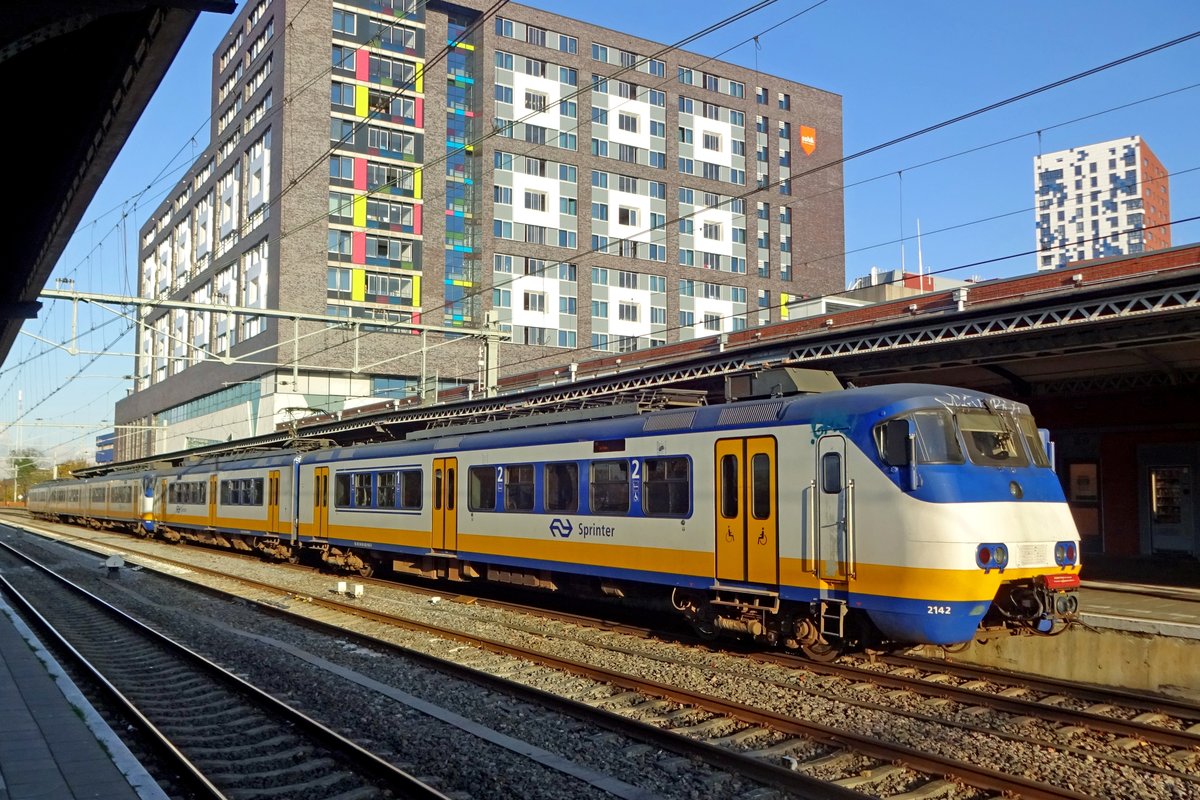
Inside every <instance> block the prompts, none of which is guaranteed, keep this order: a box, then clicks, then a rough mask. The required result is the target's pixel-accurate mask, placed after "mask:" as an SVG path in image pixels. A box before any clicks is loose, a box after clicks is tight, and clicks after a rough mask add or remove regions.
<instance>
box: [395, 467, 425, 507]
mask: <svg viewBox="0 0 1200 800" xmlns="http://www.w3.org/2000/svg"><path fill="white" fill-rule="evenodd" d="M420 507H421V470H419V469H409V470H405V471H404V472H401V473H400V508H404V509H409V510H411V509H418V508H420Z"/></svg>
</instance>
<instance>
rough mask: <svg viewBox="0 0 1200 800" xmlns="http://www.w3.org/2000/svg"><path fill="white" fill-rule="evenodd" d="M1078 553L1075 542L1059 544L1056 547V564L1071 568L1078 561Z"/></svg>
mask: <svg viewBox="0 0 1200 800" xmlns="http://www.w3.org/2000/svg"><path fill="white" fill-rule="evenodd" d="M1078 555H1079V553H1078V551H1076V549H1075V543H1074V542H1058V543H1057V544H1055V545H1054V563H1055V564H1058V565H1059V566H1060V567H1069V566H1072V565H1074V564H1075V563H1076V562H1077V561H1078Z"/></svg>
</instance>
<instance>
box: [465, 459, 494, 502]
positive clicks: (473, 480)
mask: <svg viewBox="0 0 1200 800" xmlns="http://www.w3.org/2000/svg"><path fill="white" fill-rule="evenodd" d="M496 471H497V468H496V467H471V468H470V469H469V470H467V507H468V508H470V509H471V510H472V511H495V510H496Z"/></svg>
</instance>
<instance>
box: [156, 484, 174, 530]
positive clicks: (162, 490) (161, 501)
mask: <svg viewBox="0 0 1200 800" xmlns="http://www.w3.org/2000/svg"><path fill="white" fill-rule="evenodd" d="M154 503H155V505H157V506H158V509H159V512H160V513H159V514H158V518H159V519H161V520H166V519H167V516H168V514H167V512H168V511H170V507H169V506H167V479H166V478H163V479H162V480H161V481H159V482H158V496H157V497H155V499H154Z"/></svg>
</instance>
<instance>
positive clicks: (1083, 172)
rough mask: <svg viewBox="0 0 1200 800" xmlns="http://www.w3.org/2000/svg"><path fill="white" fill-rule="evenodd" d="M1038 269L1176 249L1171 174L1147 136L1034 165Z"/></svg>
mask: <svg viewBox="0 0 1200 800" xmlns="http://www.w3.org/2000/svg"><path fill="white" fill-rule="evenodd" d="M1033 190H1034V199H1035V203H1034V208H1035V212H1034V213H1035V214H1036V222H1035V225H1034V227H1035V229H1036V232H1037V248H1038V256H1037V257H1038V269H1060V268H1063V267H1065V266H1067V265H1068V264H1069V263H1070V262H1072V261H1084V260H1086V259H1092V258H1105V257H1108V256H1116V255H1127V254H1132V253H1142V252H1146V251H1150V250H1161V249H1163V248H1166V247H1170V246H1171V227H1170V221H1171V187H1170V179H1169V176H1168V174H1167V170H1166V168H1165V167H1163V165H1162V163H1161V162H1160V161H1159V160H1158V158H1157V157H1156V156H1155V155H1154V153H1153V151H1151V150H1150V147H1149V145H1147V144H1146V142H1145V140H1143V139H1142V137H1140V136H1126V137H1125V138H1123V139H1113V140H1112V141H1108V142H1099V143H1097V144H1089V145H1085V146H1083V147H1072V148H1071V149H1069V150H1059V151H1058V152H1055V153H1047V154H1046V155H1042V156H1038V157H1036V158H1035V159H1034V160H1033Z"/></svg>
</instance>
